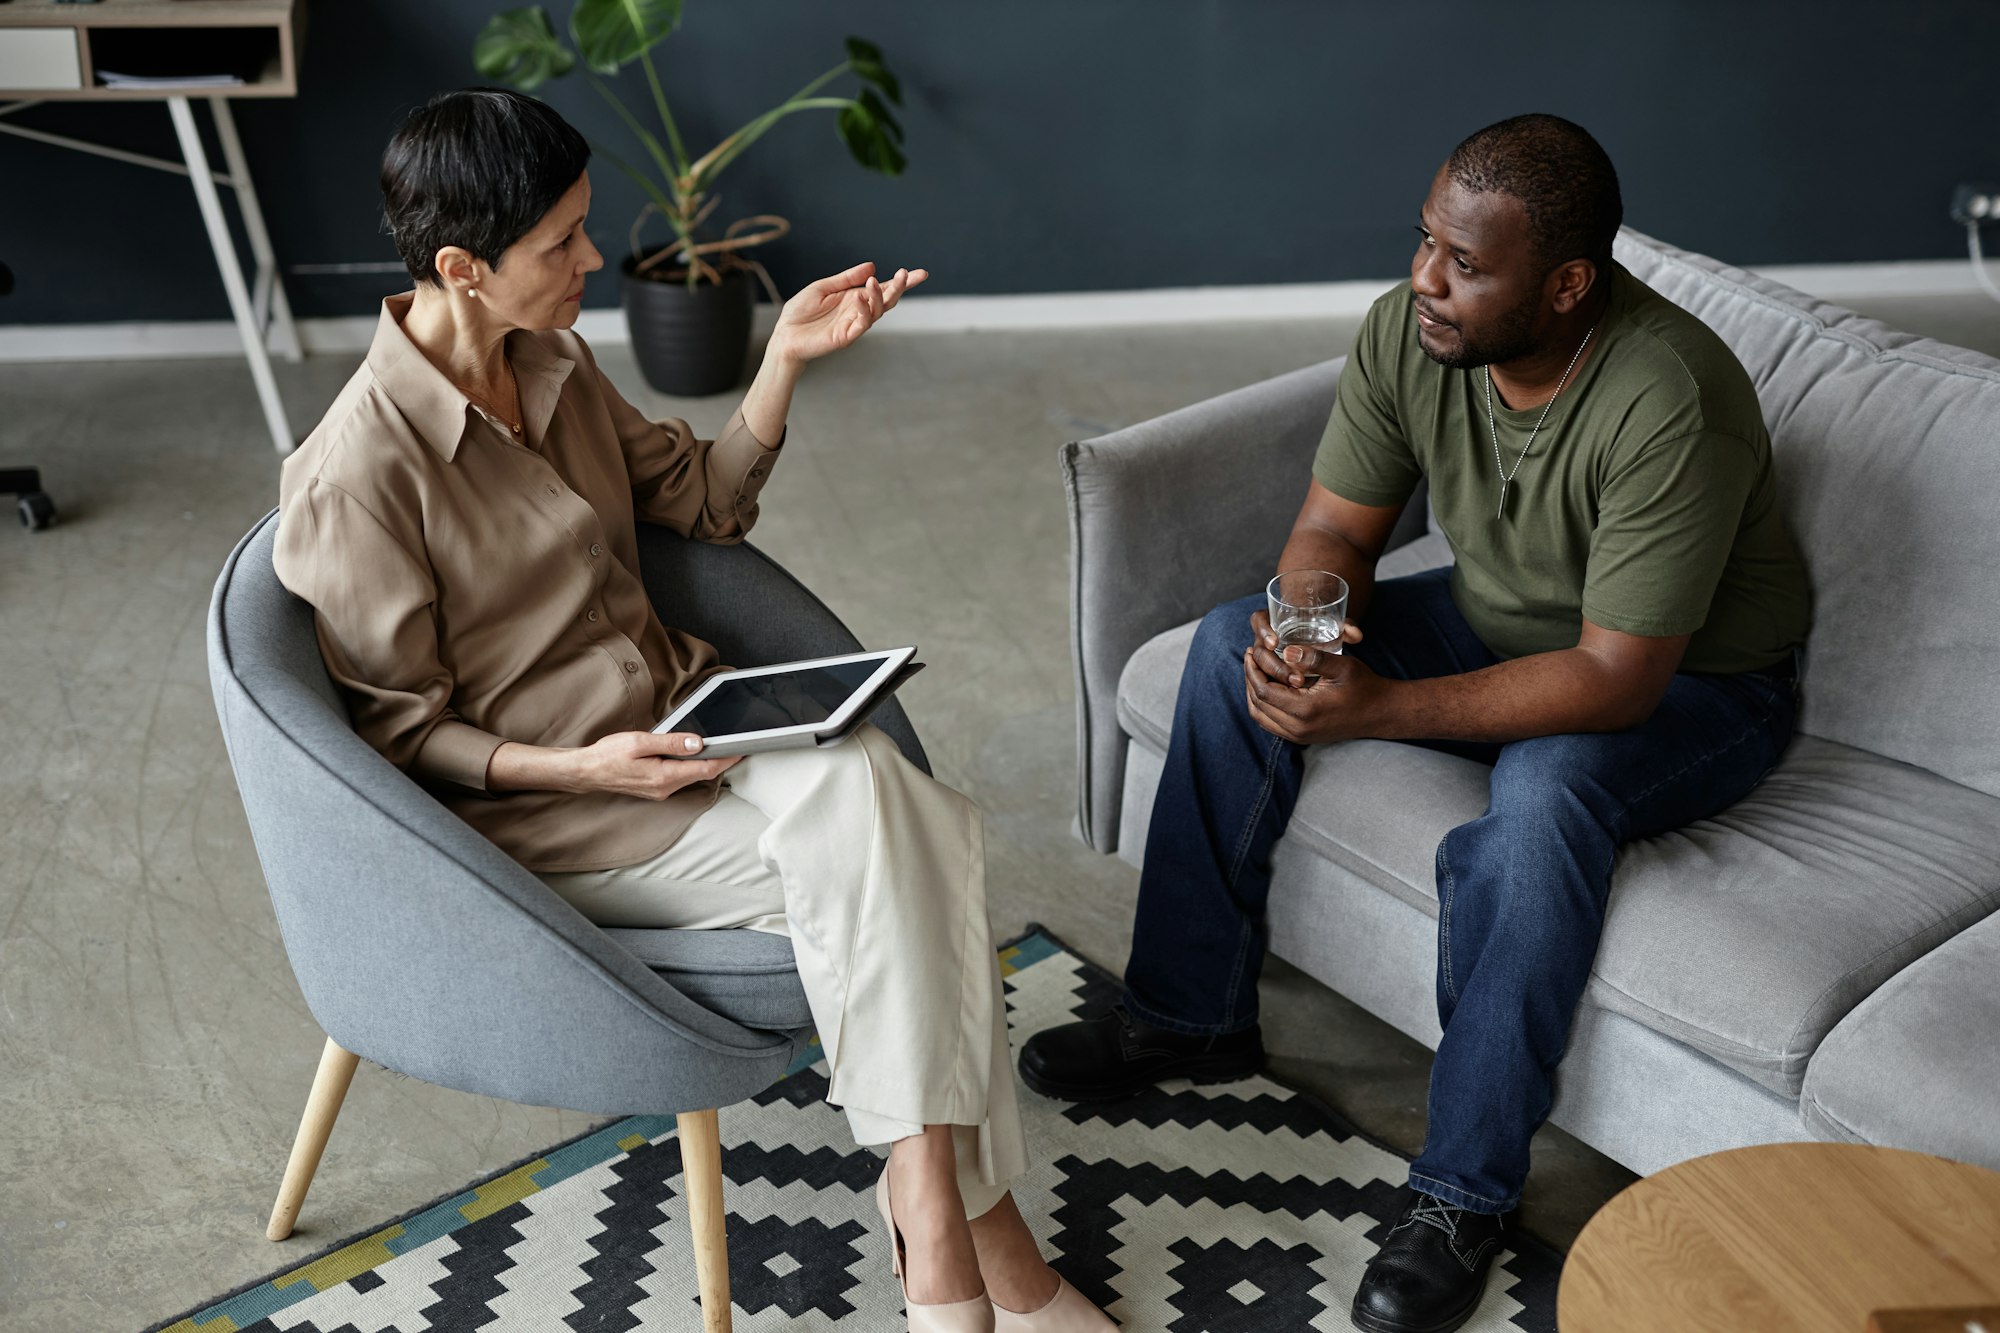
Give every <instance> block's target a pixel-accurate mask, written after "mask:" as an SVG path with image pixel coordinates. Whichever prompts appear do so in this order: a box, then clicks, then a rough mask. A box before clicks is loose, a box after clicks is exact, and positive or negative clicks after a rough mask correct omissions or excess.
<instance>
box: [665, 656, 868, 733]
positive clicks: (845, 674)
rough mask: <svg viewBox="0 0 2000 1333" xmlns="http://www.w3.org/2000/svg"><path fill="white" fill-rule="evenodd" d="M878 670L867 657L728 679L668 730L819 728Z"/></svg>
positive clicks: (694, 731)
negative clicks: (862, 659)
mask: <svg viewBox="0 0 2000 1333" xmlns="http://www.w3.org/2000/svg"><path fill="white" fill-rule="evenodd" d="M881 669H882V659H881V658H879V657H871V658H868V659H866V660H864V661H860V662H839V663H835V664H834V665H832V666H816V667H806V668H803V669H801V670H797V671H777V672H773V673H772V674H770V675H768V676H732V677H729V678H728V679H726V680H723V681H722V682H721V683H719V684H718V685H716V687H715V688H714V689H712V690H710V691H709V693H708V696H707V697H706V698H704V699H703V700H702V701H701V703H700V704H698V705H696V707H695V709H694V711H692V712H690V713H689V714H687V716H685V717H683V718H681V719H680V720H679V721H678V722H676V723H674V730H675V731H691V732H693V733H694V734H695V735H697V736H728V735H733V734H734V733H736V732H740V731H769V730H772V729H774V728H777V727H796V726H801V725H805V724H809V723H814V722H824V721H826V720H827V719H828V718H830V717H832V716H833V715H834V713H835V712H837V711H838V710H839V708H840V706H841V705H842V704H844V703H846V702H847V699H848V696H850V695H852V694H853V693H854V692H855V691H856V690H858V689H860V688H861V687H862V686H863V685H865V684H867V683H868V679H869V677H871V676H873V675H874V674H875V673H876V672H877V671H879V670H881Z"/></svg>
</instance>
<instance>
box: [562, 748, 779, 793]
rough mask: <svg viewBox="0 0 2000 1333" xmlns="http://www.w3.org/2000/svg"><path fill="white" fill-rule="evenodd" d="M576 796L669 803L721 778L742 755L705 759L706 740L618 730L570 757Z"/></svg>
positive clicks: (576, 751) (574, 751) (575, 751)
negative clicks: (595, 793) (597, 794)
mask: <svg viewBox="0 0 2000 1333" xmlns="http://www.w3.org/2000/svg"><path fill="white" fill-rule="evenodd" d="M569 753H570V754H571V756H572V762H573V764H574V766H575V767H574V771H573V772H572V774H571V780H572V781H573V782H574V783H575V786H574V787H573V788H572V790H576V791H608V792H616V793H617V794H619V795H621V796H638V797H641V798H643V799H645V800H649V801H664V800H666V799H667V798H668V797H669V796H672V795H673V794H674V793H675V792H677V791H679V790H680V789H681V788H683V787H691V786H693V785H694V784H695V783H697V782H706V781H708V780H709V779H710V778H714V777H720V776H721V775H722V774H723V773H724V772H725V771H727V770H728V769H729V768H731V767H733V766H734V765H735V764H736V762H737V761H738V760H740V759H742V758H743V756H742V755H740V754H734V755H727V756H725V757H723V758H720V759H702V758H700V757H699V756H700V754H701V737H699V736H690V735H688V734H687V733H686V732H672V733H670V734H666V735H661V734H659V733H657V732H651V731H617V732H613V733H612V734H611V735H609V736H606V737H604V738H603V739H602V740H600V741H598V742H596V743H595V744H593V745H586V746H584V747H583V748H582V749H579V750H572V751H570V752H569Z"/></svg>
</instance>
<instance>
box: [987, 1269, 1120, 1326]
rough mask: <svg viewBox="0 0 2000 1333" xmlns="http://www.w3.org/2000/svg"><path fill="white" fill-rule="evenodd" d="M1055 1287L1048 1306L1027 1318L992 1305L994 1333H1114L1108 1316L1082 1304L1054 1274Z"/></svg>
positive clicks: (1064, 1280)
mask: <svg viewBox="0 0 2000 1333" xmlns="http://www.w3.org/2000/svg"><path fill="white" fill-rule="evenodd" d="M1056 1283H1057V1286H1056V1294H1055V1296H1054V1297H1053V1298H1052V1299H1051V1300H1050V1301H1049V1303H1048V1304H1047V1305H1044V1306H1043V1307H1042V1308H1041V1309H1039V1310H1035V1311H1032V1312H1030V1313H1028V1314H1022V1313H1021V1312H1019V1311H1018V1310H1009V1309H1008V1308H1007V1307H1006V1306H1004V1305H1001V1304H999V1303H998V1302H995V1304H994V1306H993V1329H994V1333H1117V1328H1118V1325H1117V1324H1116V1323H1115V1322H1113V1321H1112V1318H1111V1316H1110V1315H1108V1314H1106V1313H1104V1311H1102V1310H1100V1309H1098V1308H1097V1307H1096V1306H1094V1305H1092V1304H1091V1303H1090V1302H1089V1301H1087V1300H1085V1299H1084V1295H1083V1293H1082V1292H1080V1291H1078V1290H1077V1289H1076V1288H1075V1287H1072V1286H1071V1285H1070V1284H1069V1280H1068V1279H1067V1278H1065V1277H1063V1276H1062V1274H1060V1273H1058V1274H1057V1275H1056Z"/></svg>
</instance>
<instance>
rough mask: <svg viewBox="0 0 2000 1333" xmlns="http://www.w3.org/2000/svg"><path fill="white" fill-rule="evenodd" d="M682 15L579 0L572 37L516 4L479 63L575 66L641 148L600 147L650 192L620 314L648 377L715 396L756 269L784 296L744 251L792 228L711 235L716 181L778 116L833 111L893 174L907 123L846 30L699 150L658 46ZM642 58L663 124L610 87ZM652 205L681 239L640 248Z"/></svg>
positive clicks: (536, 72) (476, 54) (873, 63)
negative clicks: (679, 112)
mask: <svg viewBox="0 0 2000 1333" xmlns="http://www.w3.org/2000/svg"><path fill="white" fill-rule="evenodd" d="M680 16H681V0H576V4H575V6H574V7H573V8H572V9H571V11H570V16H569V42H568V43H565V42H564V41H563V40H562V39H561V38H560V37H558V36H557V35H556V30H555V25H554V24H553V23H552V22H551V21H550V19H549V15H548V11H547V10H545V9H543V8H542V6H540V5H532V6H529V7H528V8H526V9H510V10H506V11H504V12H502V13H499V14H496V15H494V16H493V18H492V19H491V20H490V21H489V22H488V23H487V25H486V27H485V28H484V29H483V30H482V31H481V32H480V34H479V36H478V38H477V39H476V40H475V41H474V42H473V47H472V63H473V64H474V65H475V66H476V67H477V68H478V70H479V72H480V73H481V74H483V75H485V76H486V77H487V78H489V79H494V80H497V81H500V82H504V83H509V84H512V85H513V86H514V87H516V88H519V89H520V90H522V91H523V92H532V91H533V90H534V89H536V88H539V87H540V86H541V85H542V84H544V83H547V82H548V81H549V80H550V79H555V78H560V77H562V76H563V75H566V74H568V73H569V72H570V71H571V70H573V69H574V68H576V66H577V64H578V63H579V61H580V62H581V63H582V65H583V68H584V77H585V78H587V79H588V80H589V81H590V85H591V87H593V88H595V89H596V90H597V93H598V95H599V96H601V97H602V98H604V100H605V101H606V102H608V103H610V105H611V108H612V109H613V110H614V111H616V112H617V113H618V116H619V118H620V119H621V120H623V121H624V122H625V124H626V126H627V127H628V128H629V129H630V130H631V131H632V134H633V137H635V138H636V139H637V140H638V141H639V143H640V144H641V145H642V146H643V147H644V148H645V150H646V155H647V157H648V158H649V159H650V160H651V164H652V173H650V174H649V173H648V172H645V171H641V170H639V169H638V168H636V167H634V166H632V165H631V164H630V163H627V162H625V161H624V160H622V159H620V158H619V157H618V156H617V155H616V154H614V153H611V152H609V151H607V150H606V149H604V148H603V146H602V145H597V150H598V151H599V152H600V153H602V154H603V155H604V157H605V158H606V159H607V160H608V161H610V162H611V163H612V164H613V165H614V166H616V167H617V168H618V169H619V170H621V171H623V172H624V173H625V174H626V175H628V176H630V177H631V178H632V179H633V180H635V181H637V182H638V183H639V187H640V188H641V189H643V190H644V191H645V192H646V195H647V197H648V199H649V200H650V201H651V202H649V203H648V204H647V205H646V207H645V208H643V209H642V210H640V213H639V216H638V217H637V218H636V219H635V220H634V222H633V224H632V254H631V257H630V258H628V259H626V260H625V261H624V263H623V264H622V265H621V270H622V272H623V274H624V304H625V319H626V324H627V326H628V327H629V328H630V329H631V333H632V348H633V351H634V352H635V353H636V354H637V356H638V359H639V368H640V370H641V371H642V372H643V373H644V374H645V377H646V382H647V383H648V384H650V385H652V386H653V388H655V389H657V390H659V391H660V392H661V393H670V394H677V395H682V396H688V397H693V396H699V395H702V394H710V393H720V392H722V391H723V390H725V389H728V388H730V387H732V386H733V385H735V384H736V383H737V382H738V381H739V380H740V379H741V378H742V374H743V363H744V360H745V358H746V357H747V355H748V353H749V348H750V308H751V305H752V304H753V303H754V301H755V299H756V291H755V288H754V287H753V286H752V285H751V282H752V277H753V275H754V276H755V277H757V278H761V279H762V281H763V284H764V285H765V286H766V287H767V288H769V289H770V290H771V297H772V300H773V301H777V299H778V296H777V292H776V289H775V288H774V287H772V285H771V280H770V275H769V274H767V273H765V271H764V268H763V265H761V264H759V263H757V262H756V261H755V260H754V259H752V258H750V257H749V255H747V254H746V253H745V252H746V251H747V250H749V249H750V248H751V247H753V246H756V245H760V244H763V243H764V242H767V241H771V240H775V239H777V238H778V237H779V236H782V235H784V234H785V232H786V231H788V230H789V229H790V224H789V223H787V222H786V221H785V220H784V219H783V218H780V217H773V216H770V215H763V216H759V217H750V218H741V219H738V220H737V221H735V222H732V223H731V224H730V225H729V226H728V227H727V228H725V229H723V232H722V234H721V235H720V236H718V237H715V238H713V239H709V240H704V239H702V234H703V227H704V224H705V223H707V222H708V221H709V218H710V215H711V214H712V213H713V212H714V211H715V208H716V205H717V204H718V203H719V202H720V200H719V197H718V196H717V195H716V194H715V182H716V179H717V178H718V177H720V176H721V174H722V173H723V171H724V170H725V169H727V168H728V166H729V164H730V163H732V162H734V161H735V160H736V159H737V158H738V157H741V156H742V155H743V152H744V150H746V149H748V148H749V147H750V145H751V144H753V143H756V142H757V140H759V139H761V138H762V137H764V135H765V134H767V133H768V132H769V131H770V130H771V128H772V127H773V126H775V125H776V124H777V123H778V122H779V121H781V120H783V119H784V118H785V117H787V116H790V115H793V114H795V113H797V112H801V111H832V112H835V113H837V114H836V116H835V121H834V124H835V127H836V128H837V129H838V130H839V133H840V137H841V139H842V140H844V141H845V142H846V144H847V147H848V150H849V151H850V152H852V153H853V155H854V158H855V160H856V161H857V162H859V163H860V164H861V165H862V166H864V167H866V168H868V169H869V170H870V171H879V172H881V173H882V174H883V175H885V176H894V175H898V174H900V173H901V172H902V170H903V167H904V165H905V159H904V157H903V152H902V146H901V145H902V140H903V130H902V127H901V126H900V125H898V124H897V123H896V119H895V117H894V116H893V115H892V114H891V113H890V111H889V104H890V103H894V104H896V105H898V106H900V105H901V104H902V93H901V90H900V88H899V87H898V85H897V82H896V76H895V75H893V74H891V73H890V72H889V70H888V67H887V66H885V65H884V64H883V63H882V53H881V51H880V50H878V49H877V48H876V47H875V46H873V45H872V44H870V43H868V42H865V41H862V40H861V39H860V38H858V37H850V38H848V39H847V59H845V60H843V61H841V62H840V63H839V64H838V65H835V66H834V67H833V68H832V69H829V70H827V71H826V72H825V73H824V74H821V75H820V76H819V77H818V78H816V79H814V80H812V81H811V82H810V83H808V84H806V86H805V87H803V88H801V89H799V90H798V91H797V92H796V93H793V94H792V95H791V96H790V97H789V98H787V99H785V100H784V101H783V102H781V103H779V104H778V105H777V106H775V107H773V108H771V109H770V110H769V111H766V112H765V113H764V114H762V115H760V116H757V117H756V118H755V119H753V120H751V121H750V122H749V123H748V124H746V125H744V126H743V127H742V128H741V129H738V130H737V131H736V132H735V133H733V134H731V135H728V136H727V137H725V138H724V139H723V140H722V141H721V142H720V143H718V144H716V145H715V146H714V147H713V148H710V149H709V150H708V151H707V152H705V153H702V154H701V155H700V156H698V157H697V156H690V155H689V153H688V150H687V146H686V144H685V143H684V142H683V140H682V138H681V133H680V128H679V126H677V125H676V124H675V123H674V116H673V112H672V110H671V109H670V108H669V107H668V105H667V96H666V93H665V91H664V90H663V89H662V87H661V84H660V76H659V73H658V71H657V70H656V69H655V68H654V66H653V54H652V53H653V48H654V47H656V46H658V45H659V44H660V43H661V42H663V41H665V40H666V39H667V37H668V36H669V35H670V34H671V33H672V32H673V31H674V29H675V28H676V27H677V26H679V23H680ZM633 63H637V64H638V65H639V66H640V67H641V68H643V69H644V70H645V73H646V84H647V86H648V88H650V89H651V92H652V103H653V106H652V110H653V112H654V113H655V114H656V115H657V116H658V119H659V132H658V133H655V132H654V131H653V130H650V129H648V128H647V126H646V125H645V124H644V123H643V122H642V121H641V120H640V118H639V117H638V116H637V115H635V114H634V113H633V111H632V109H631V108H630V107H628V106H626V105H625V103H624V102H623V101H622V100H620V98H619V96H618V93H617V92H616V91H615V90H614V89H613V88H612V87H611V86H610V85H609V84H607V83H606V82H605V80H606V79H608V78H610V77H612V76H613V75H616V74H617V73H618V71H619V70H621V69H623V68H625V67H626V66H627V65H630V64H633ZM842 79H852V80H853V81H854V83H853V84H850V85H849V86H850V87H853V88H854V92H853V94H852V95H851V96H838V95H832V94H826V93H823V92H822V90H823V89H826V88H828V87H829V86H830V85H833V84H835V83H836V82H837V81H839V80H842ZM856 85H858V87H857V86H856ZM653 214H658V215H659V216H660V217H662V218H664V219H666V222H667V225H668V226H669V227H671V228H672V229H673V233H674V239H673V240H672V241H671V242H669V243H667V244H666V245H663V246H659V247H656V248H653V249H651V250H649V251H642V250H641V248H640V246H639V235H640V231H641V229H642V228H643V227H644V226H645V223H646V220H647V218H648V217H649V216H651V215H653Z"/></svg>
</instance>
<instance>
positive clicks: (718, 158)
mask: <svg viewBox="0 0 2000 1333" xmlns="http://www.w3.org/2000/svg"><path fill="white" fill-rule="evenodd" d="M853 105H854V99H853V98H851V97H795V98H793V99H792V100H791V101H789V102H786V103H785V104H784V105H782V106H777V107H773V108H772V109H771V110H769V111H766V112H765V113H764V114H763V115H761V116H759V117H757V118H756V119H755V120H753V121H751V122H750V123H749V124H748V125H745V126H744V127H743V128H742V129H740V130H738V131H736V133H734V134H732V135H730V136H729V137H728V138H727V139H724V140H723V141H722V142H721V143H719V144H717V145H716V146H715V147H713V148H711V149H709V150H708V152H707V153H706V154H704V155H703V156H702V157H701V158H700V159H699V160H698V161H696V162H694V163H693V164H692V165H690V166H689V167H688V177H689V179H690V180H691V181H692V182H693V183H694V185H695V187H696V189H698V190H702V191H706V190H707V189H708V187H709V186H710V185H711V184H712V183H713V182H714V180H715V178H716V177H717V176H718V175H720V174H721V172H722V169H723V168H724V167H726V166H728V165H729V164H730V163H731V162H734V161H735V160H736V159H737V158H738V157H739V156H740V155H741V154H742V153H743V150H744V149H746V148H748V147H749V146H750V145H751V144H753V143H756V142H757V140H759V139H761V138H763V137H764V134H765V132H766V131H767V130H769V129H770V128H771V127H772V126H773V125H775V124H777V123H778V122H779V121H781V120H783V119H784V118H785V117H786V116H789V115H791V114H792V113H793V112H794V111H817V110H833V109H834V108H837V107H849V106H853Z"/></svg>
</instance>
